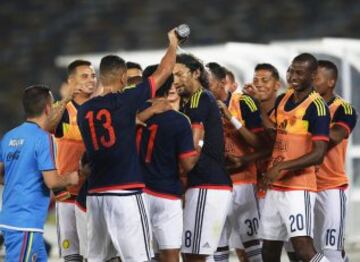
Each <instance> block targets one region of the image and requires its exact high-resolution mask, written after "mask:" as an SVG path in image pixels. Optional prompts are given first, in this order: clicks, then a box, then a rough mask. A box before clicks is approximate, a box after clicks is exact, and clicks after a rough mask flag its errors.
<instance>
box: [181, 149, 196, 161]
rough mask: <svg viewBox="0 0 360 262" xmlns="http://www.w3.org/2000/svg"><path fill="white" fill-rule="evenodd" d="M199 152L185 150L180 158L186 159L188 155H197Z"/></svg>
mask: <svg viewBox="0 0 360 262" xmlns="http://www.w3.org/2000/svg"><path fill="white" fill-rule="evenodd" d="M197 154H198V152H196V151H195V150H192V151H188V152H184V153H181V154H180V155H179V159H185V158H188V157H192V156H196V155H197Z"/></svg>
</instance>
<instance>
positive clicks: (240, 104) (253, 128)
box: [208, 63, 263, 261]
mask: <svg viewBox="0 0 360 262" xmlns="http://www.w3.org/2000/svg"><path fill="white" fill-rule="evenodd" d="M213 64H214V63H210V64H209V65H208V67H209V70H210V77H209V79H210V90H211V91H212V92H213V93H214V94H215V97H216V98H217V99H219V100H222V101H224V99H226V92H225V88H224V85H223V84H222V83H224V82H225V75H226V72H225V69H224V68H223V67H219V66H214V65H213ZM221 94H222V95H221ZM218 104H219V105H220V108H221V110H222V112H223V115H224V120H223V121H224V136H225V156H226V157H227V158H233V157H236V158H237V159H241V162H242V166H241V167H240V168H236V169H230V170H229V173H230V175H231V179H232V182H233V187H234V188H233V199H232V208H231V209H232V210H231V215H230V220H231V222H232V236H231V246H232V247H234V248H235V249H236V253H237V255H238V257H239V258H240V259H242V258H243V257H244V255H245V254H244V248H245V253H246V256H247V259H248V260H249V261H261V246H260V240H259V237H258V228H259V219H260V213H259V208H258V201H257V197H256V188H255V185H256V181H257V180H256V167H255V162H254V161H251V162H248V161H247V159H246V155H248V154H250V153H251V152H253V151H254V149H256V148H259V146H260V141H261V139H260V136H259V132H261V131H263V126H262V122H261V117H260V112H259V110H258V108H257V105H256V103H255V101H254V100H253V99H252V98H251V97H250V96H248V95H245V94H242V93H239V92H234V93H233V94H232V98H231V100H230V104H229V109H227V107H226V106H225V104H223V103H221V102H220V101H218ZM242 123H243V124H244V127H243V126H242Z"/></svg>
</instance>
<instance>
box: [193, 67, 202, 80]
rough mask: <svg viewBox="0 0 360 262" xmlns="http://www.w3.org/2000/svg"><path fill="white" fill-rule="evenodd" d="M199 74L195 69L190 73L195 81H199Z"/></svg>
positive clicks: (198, 70)
mask: <svg viewBox="0 0 360 262" xmlns="http://www.w3.org/2000/svg"><path fill="white" fill-rule="evenodd" d="M200 74H201V72H200V69H196V70H195V71H194V72H193V73H192V75H193V77H194V78H195V79H199V78H200Z"/></svg>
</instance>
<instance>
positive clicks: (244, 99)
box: [239, 94, 258, 112]
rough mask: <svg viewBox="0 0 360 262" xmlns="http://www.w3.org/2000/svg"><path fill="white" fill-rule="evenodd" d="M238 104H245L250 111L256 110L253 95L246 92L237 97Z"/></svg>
mask: <svg viewBox="0 0 360 262" xmlns="http://www.w3.org/2000/svg"><path fill="white" fill-rule="evenodd" d="M239 101H240V105H244V106H247V107H248V108H249V109H250V111H251V112H255V111H257V110H258V106H257V104H256V101H255V100H254V98H253V97H251V96H250V95H248V94H242V95H241V96H240V97H239Z"/></svg>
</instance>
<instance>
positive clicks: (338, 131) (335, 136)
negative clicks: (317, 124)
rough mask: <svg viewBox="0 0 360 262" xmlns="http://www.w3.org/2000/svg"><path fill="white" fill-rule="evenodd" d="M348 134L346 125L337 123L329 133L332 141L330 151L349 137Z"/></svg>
mask: <svg viewBox="0 0 360 262" xmlns="http://www.w3.org/2000/svg"><path fill="white" fill-rule="evenodd" d="M348 135H349V134H348V131H347V130H346V129H345V128H344V127H342V126H340V125H336V124H335V125H334V126H332V127H331V128H330V134H329V138H330V141H329V146H328V151H329V150H331V149H332V148H333V147H335V146H337V145H338V144H340V143H341V142H342V141H343V140H344V139H346V138H348Z"/></svg>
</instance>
